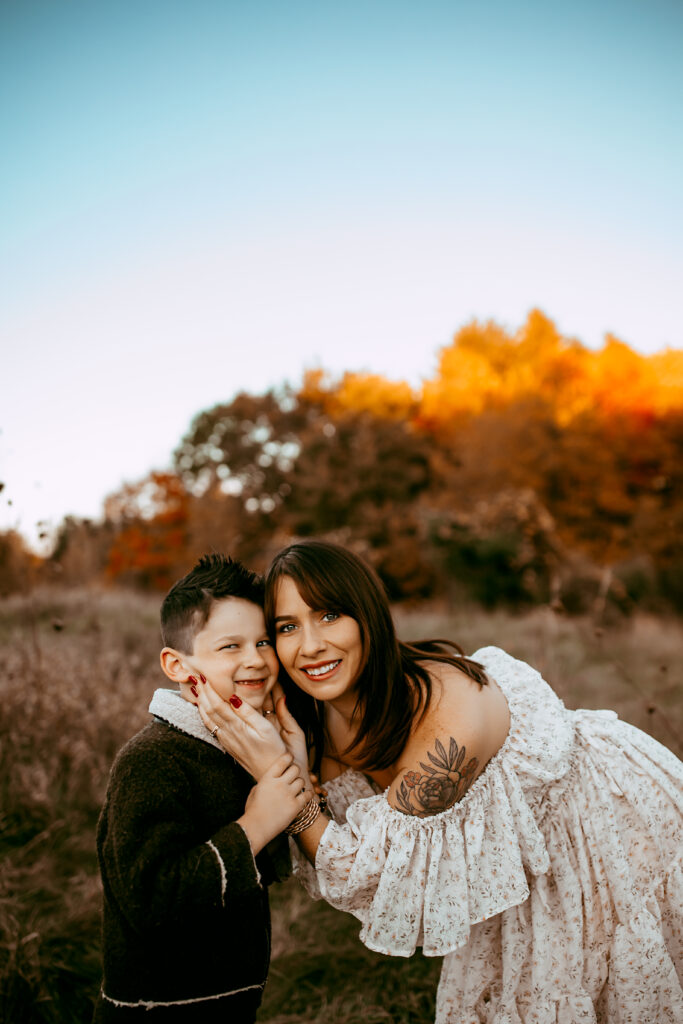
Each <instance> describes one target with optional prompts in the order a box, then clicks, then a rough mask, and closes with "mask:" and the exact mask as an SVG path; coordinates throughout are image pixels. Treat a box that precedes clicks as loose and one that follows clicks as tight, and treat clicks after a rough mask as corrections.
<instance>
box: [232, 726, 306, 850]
mask: <svg viewBox="0 0 683 1024" xmlns="http://www.w3.org/2000/svg"><path fill="white" fill-rule="evenodd" d="M252 710H253V709H252ZM255 713H256V714H258V712H255ZM307 801H308V797H307V795H306V793H305V789H304V783H303V780H302V778H301V776H300V774H299V769H298V768H297V766H296V764H294V762H293V761H292V756H291V754H281V755H280V757H279V758H278V759H277V760H276V761H275V763H274V764H272V765H271V766H270V768H269V769H268V770H267V771H266V772H265V774H264V775H263V777H262V779H261V780H260V782H258V783H257V784H256V785H255V786H254V788H253V789H252V791H251V793H250V794H249V796H248V798H247V803H246V807H245V808H244V814H243V815H242V817H241V818H238V819H237V823H238V824H239V825H241V827H242V828H243V829H244V831H245V833H246V836H247V838H248V840H249V843H250V844H251V848H252V850H253V852H254V853H255V854H256V853H258V852H259V850H262V849H263V847H264V846H265V845H266V844H267V843H269V842H270V840H271V839H274V838H275V836H277V835H279V834H280V832H282V830H283V829H285V828H286V827H287V825H289V823H290V821H292V819H293V818H296V816H297V814H298V813H299V811H302V810H303V809H304V807H305V806H306V803H307Z"/></svg>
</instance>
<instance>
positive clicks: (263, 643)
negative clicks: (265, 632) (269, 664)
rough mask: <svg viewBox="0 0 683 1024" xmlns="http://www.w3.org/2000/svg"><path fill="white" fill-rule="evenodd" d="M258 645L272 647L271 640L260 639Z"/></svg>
mask: <svg viewBox="0 0 683 1024" xmlns="http://www.w3.org/2000/svg"><path fill="white" fill-rule="evenodd" d="M256 646H257V647H270V640H259V642H258V643H257V644H256Z"/></svg>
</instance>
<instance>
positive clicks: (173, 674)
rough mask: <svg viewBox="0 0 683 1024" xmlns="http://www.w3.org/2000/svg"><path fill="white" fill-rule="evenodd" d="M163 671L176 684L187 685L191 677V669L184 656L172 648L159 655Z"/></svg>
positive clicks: (167, 648) (165, 649) (165, 648)
mask: <svg viewBox="0 0 683 1024" xmlns="http://www.w3.org/2000/svg"><path fill="white" fill-rule="evenodd" d="M159 662H160V664H161V671H162V672H163V673H164V675H165V676H168V678H169V679H172V680H173V682H174V683H186V682H187V680H188V678H189V676H190V669H189V668H188V667H187V665H186V664H185V662H184V660H183V655H182V654H181V653H180V652H179V651H175V650H174V649H173V648H172V647H164V649H163V650H162V652H161V654H160V655H159Z"/></svg>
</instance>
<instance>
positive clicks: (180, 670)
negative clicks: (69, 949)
mask: <svg viewBox="0 0 683 1024" xmlns="http://www.w3.org/2000/svg"><path fill="white" fill-rule="evenodd" d="M262 598H263V585H262V581H261V579H260V577H258V576H256V575H255V574H254V573H251V572H249V571H248V570H247V569H245V568H244V567H243V566H242V565H240V564H239V563H238V562H234V561H232V560H231V559H230V558H226V557H225V556H222V555H206V556H204V557H203V558H201V559H200V561H199V562H198V563H197V565H196V566H195V567H194V568H193V569H192V571H191V572H190V573H188V575H187V576H185V577H183V579H181V580H179V581H178V582H177V583H176V584H175V585H174V586H173V587H172V588H171V590H170V591H169V593H168V594H167V595H166V598H165V599H164V602H163V605H162V608H161V632H162V638H163V643H164V648H163V650H162V651H161V667H162V669H163V671H164V672H165V674H166V675H167V676H168V677H169V679H171V680H173V681H174V682H175V683H176V684H178V685H181V684H184V683H185V684H189V687H190V688H192V687H195V688H196V685H197V679H198V677H201V675H204V676H206V677H207V678H208V679H210V680H211V683H212V684H213V686H214V688H215V689H216V690H218V692H219V693H220V695H221V697H222V698H223V699H224V700H229V699H230V698H232V700H233V702H235V703H236V704H237V703H239V700H244V701H247V702H248V703H249V704H250V705H251V706H252V707H254V708H257V709H261V708H262V706H263V703H264V701H265V699H266V696H267V695H268V694H269V692H270V690H271V688H272V686H273V684H274V683H275V681H276V678H277V674H278V668H279V666H278V661H277V657H276V655H275V651H274V650H273V648H272V646H271V644H270V641H269V639H268V636H267V633H266V627H265V622H264V618H263V611H262ZM182 691H183V693H186V692H188V687H187V686H182ZM190 701H192V696H191V695H190V696H189V697H188V700H186V699H184V697H183V695H182V694H181V692H179V691H174V690H157V691H156V693H155V694H154V698H153V700H152V703H151V705H150V711H151V712H152V714H153V715H154V716H155V718H154V721H152V722H150V723H149V724H148V725H146V726H145V727H144V728H143V729H142V730H141V731H140V732H139V733H138V734H137V735H136V736H134V737H133V738H132V739H131V740H130V741H129V742H128V743H127V744H126V746H125V747H123V749H122V750H121V751H120V752H119V754H118V756H117V758H116V760H115V762H114V766H113V768H112V773H111V778H110V782H109V787H108V791H107V797H106V801H105V804H104V807H103V809H102V814H101V816H100V821H99V826H98V833H97V849H98V857H99V861H100V870H101V873H102V883H103V888H104V908H103V960H104V981H103V986H102V991H101V993H100V997H99V999H98V1003H97V1007H96V1010H95V1018H94V1019H95V1021H96V1022H101V1024H104V1022H106V1024H109V1022H121V1024H128V1022H135V1021H140V1022H142V1021H144V1022H145V1024H155V1022H163V1024H166V1022H171V1021H173V1022H176V1021H177V1022H182V1021H187V1022H190V1021H192V1022H196V1021H198V1020H199V1021H202V1024H212V1022H218V1021H221V1022H223V1024H225V1022H227V1021H230V1022H231V1024H251V1022H253V1021H254V1019H255V1015H256V1010H257V1008H258V1006H259V1004H260V1002H261V995H262V990H263V986H264V984H265V981H266V975H267V972H268V964H269V959H270V917H269V910H268V895H267V889H266V885H267V884H268V883H269V882H271V881H273V880H274V879H278V878H282V877H283V876H284V875H286V874H287V871H288V866H289V865H288V853H287V848H286V845H285V840H284V839H279V840H277V841H276V842H271V841H272V840H274V839H275V837H276V836H279V834H280V833H281V832H282V830H283V829H284V828H285V827H286V826H287V825H288V824H289V823H290V822H291V821H292V819H293V818H295V817H296V815H297V814H298V813H299V812H300V811H301V810H302V808H303V807H304V805H305V803H306V798H305V796H304V794H303V788H304V783H303V780H302V779H301V777H300V774H299V770H298V768H297V767H296V765H295V764H293V763H292V756H291V755H290V754H287V753H283V755H282V756H281V757H280V758H279V759H278V761H276V762H275V764H274V765H272V767H271V768H269V770H268V771H267V772H266V773H265V775H264V776H263V777H262V779H261V780H260V782H259V783H258V784H257V785H255V786H254V780H253V779H252V778H251V777H250V776H249V775H248V774H247V772H246V771H245V770H244V769H243V768H241V767H240V766H239V765H238V764H237V763H236V762H235V761H234V760H233V758H232V757H231V756H230V755H229V754H226V753H225V752H224V750H223V748H222V747H221V746H220V744H219V743H218V741H217V740H216V739H215V738H214V736H212V734H211V733H210V732H209V731H208V729H207V728H206V726H205V725H204V723H203V722H202V720H201V717H200V715H199V711H198V709H197V707H195V706H193V703H190ZM283 749H284V746H283ZM268 844H270V845H268ZM267 845H268V849H266V846H267Z"/></svg>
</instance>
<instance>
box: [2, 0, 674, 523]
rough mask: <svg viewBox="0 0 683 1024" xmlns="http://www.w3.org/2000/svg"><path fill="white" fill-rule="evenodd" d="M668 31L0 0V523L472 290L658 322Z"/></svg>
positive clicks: (352, 355) (531, 14)
mask: <svg viewBox="0 0 683 1024" xmlns="http://www.w3.org/2000/svg"><path fill="white" fill-rule="evenodd" d="M682 41H683V5H681V4H680V3H678V2H659V0H648V2H647V3H646V2H645V0H637V2H636V0H620V2H612V0H607V2H603V3H600V2H595V0H594V2H592V3H588V2H585V0H577V2H574V3H571V4H568V3H558V4H548V3H547V2H546V3H542V2H536V0H535V2H527V3H514V2H510V3H502V2H486V0H481V2H478V3H474V2H472V0H470V2H459V0H451V2H450V3H443V2H430V0H422V2H420V3H419V4H417V3H414V2H413V3H403V2H391V3H389V2H382V0H378V2H374V3H373V2H371V0H366V2H365V3H353V2H351V3H348V2H347V3H345V4H343V5H342V4H332V3H326V2H323V0H318V2H317V3H313V2H287V3H283V2H278V3H273V2H260V3H259V2H256V3H247V2H244V3H233V2H230V0H222V2H217V0H194V2H192V3H189V2H184V3H179V2H174V0H164V2H157V0H149V2H144V0H138V2H135V3H133V2H128V0H118V2H114V0H107V2H105V0H99V2H96V0H89V2H83V0H59V2H57V0H49V2H41V3H39V2H34V0H4V2H3V4H2V5H0V139H1V141H2V151H3V154H4V156H3V159H2V161H1V162H0V204H1V208H0V214H1V217H2V225H3V229H2V232H1V237H0V297H1V300H2V306H1V309H2V312H1V313H0V329H1V330H2V338H3V353H4V358H3V367H4V372H3V374H2V382H1V383H0V429H1V430H2V433H0V479H2V480H4V481H5V483H6V488H5V491H4V492H3V494H2V499H3V501H2V506H1V507H0V528H2V527H6V526H12V525H14V526H18V527H19V528H21V529H22V530H23V531H24V532H26V533H27V534H29V535H31V534H32V532H33V531H34V524H35V522H36V521H37V520H38V519H48V520H49V521H51V522H53V523H54V522H57V521H58V520H59V519H60V517H61V516H62V515H64V514H66V513H70V512H72V513H76V514H81V515H91V516H94V515H97V514H98V512H99V510H100V507H101V501H102V499H103V497H104V496H105V495H106V494H107V493H108V492H110V491H112V490H114V489H116V488H117V487H118V486H119V485H120V483H121V482H122V480H124V479H128V480H133V479H137V478H139V477H140V476H142V475H143V474H144V473H145V472H146V471H147V470H149V469H150V468H152V467H161V466H163V465H165V464H167V463H168V460H169V457H170V454H171V451H172V449H173V448H174V446H175V445H176V444H177V442H178V441H179V439H180V437H181V435H182V433H183V432H184V431H185V430H186V429H187V427H188V425H189V422H190V420H191V418H192V416H193V415H194V414H195V413H196V412H198V411H199V410H200V409H202V408H206V407H208V406H210V405H213V404H215V403H216V402H218V401H223V400H227V399H229V398H230V397H231V396H232V395H234V394H235V393H236V391H238V390H240V389H247V390H252V391H260V390H263V389H265V388H266V387H269V386H272V385H276V384H278V383H281V382H282V381H284V380H286V379H288V380H290V381H292V382H294V383H296V382H297V381H298V380H299V379H300V377H301V373H302V370H303V369H304V368H305V367H309V366H317V365H322V366H323V367H325V368H327V369H329V370H330V371H332V372H333V373H340V372H342V371H343V370H344V369H370V370H373V371H377V372H381V373H385V374H387V375H388V376H391V377H393V378H406V379H408V380H410V381H411V382H412V383H414V384H417V383H419V381H420V379H422V378H423V377H428V376H429V375H430V374H432V373H433V372H434V369H435V367H436V361H437V354H438V350H439V348H440V347H441V346H443V345H446V344H448V342H449V341H450V339H451V338H452V335H453V333H454V332H455V331H456V330H457V329H458V328H459V327H460V326H462V325H463V324H464V323H466V322H467V321H468V320H470V319H472V318H473V317H477V318H479V319H488V318H494V319H496V320H498V321H500V322H502V323H504V324H505V325H506V326H508V327H510V328H515V327H517V326H518V325H520V324H521V323H522V322H523V320H524V318H525V317H526V314H527V313H528V311H529V309H531V308H532V307H534V306H538V307H540V308H542V309H543V310H544V312H546V313H547V314H548V315H549V316H550V317H551V318H552V319H554V320H555V321H556V323H557V325H558V327H559V328H560V330H562V331H563V332H564V333H566V334H572V335H574V336H577V337H578V338H580V339H581V340H582V341H583V342H585V343H586V344H588V345H591V346H597V345H599V344H600V343H601V341H602V338H603V336H604V334H605V332H607V331H610V332H613V333H615V334H617V335H618V336H619V337H620V338H622V339H623V340H625V341H627V342H628V343H629V344H631V345H633V346H634V347H635V348H637V349H639V350H640V351H644V352H649V351H655V350H658V349H660V348H663V347H665V346H667V345H669V346H673V347H677V348H678V347H681V345H683V339H682V338H681V327H680V320H681V318H680V302H679V300H678V293H679V292H680V281H681V280H683V245H682V243H681V239H682V238H683V203H682V201H681V199H682V196H681V192H682V188H681V167H682V166H683V131H682V129H681V116H680V111H681V101H682V99H683V60H682V57H683V54H682V52H681V51H682V49H683V43H682ZM7 499H9V500H11V501H12V505H11V506H9V505H7Z"/></svg>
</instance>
